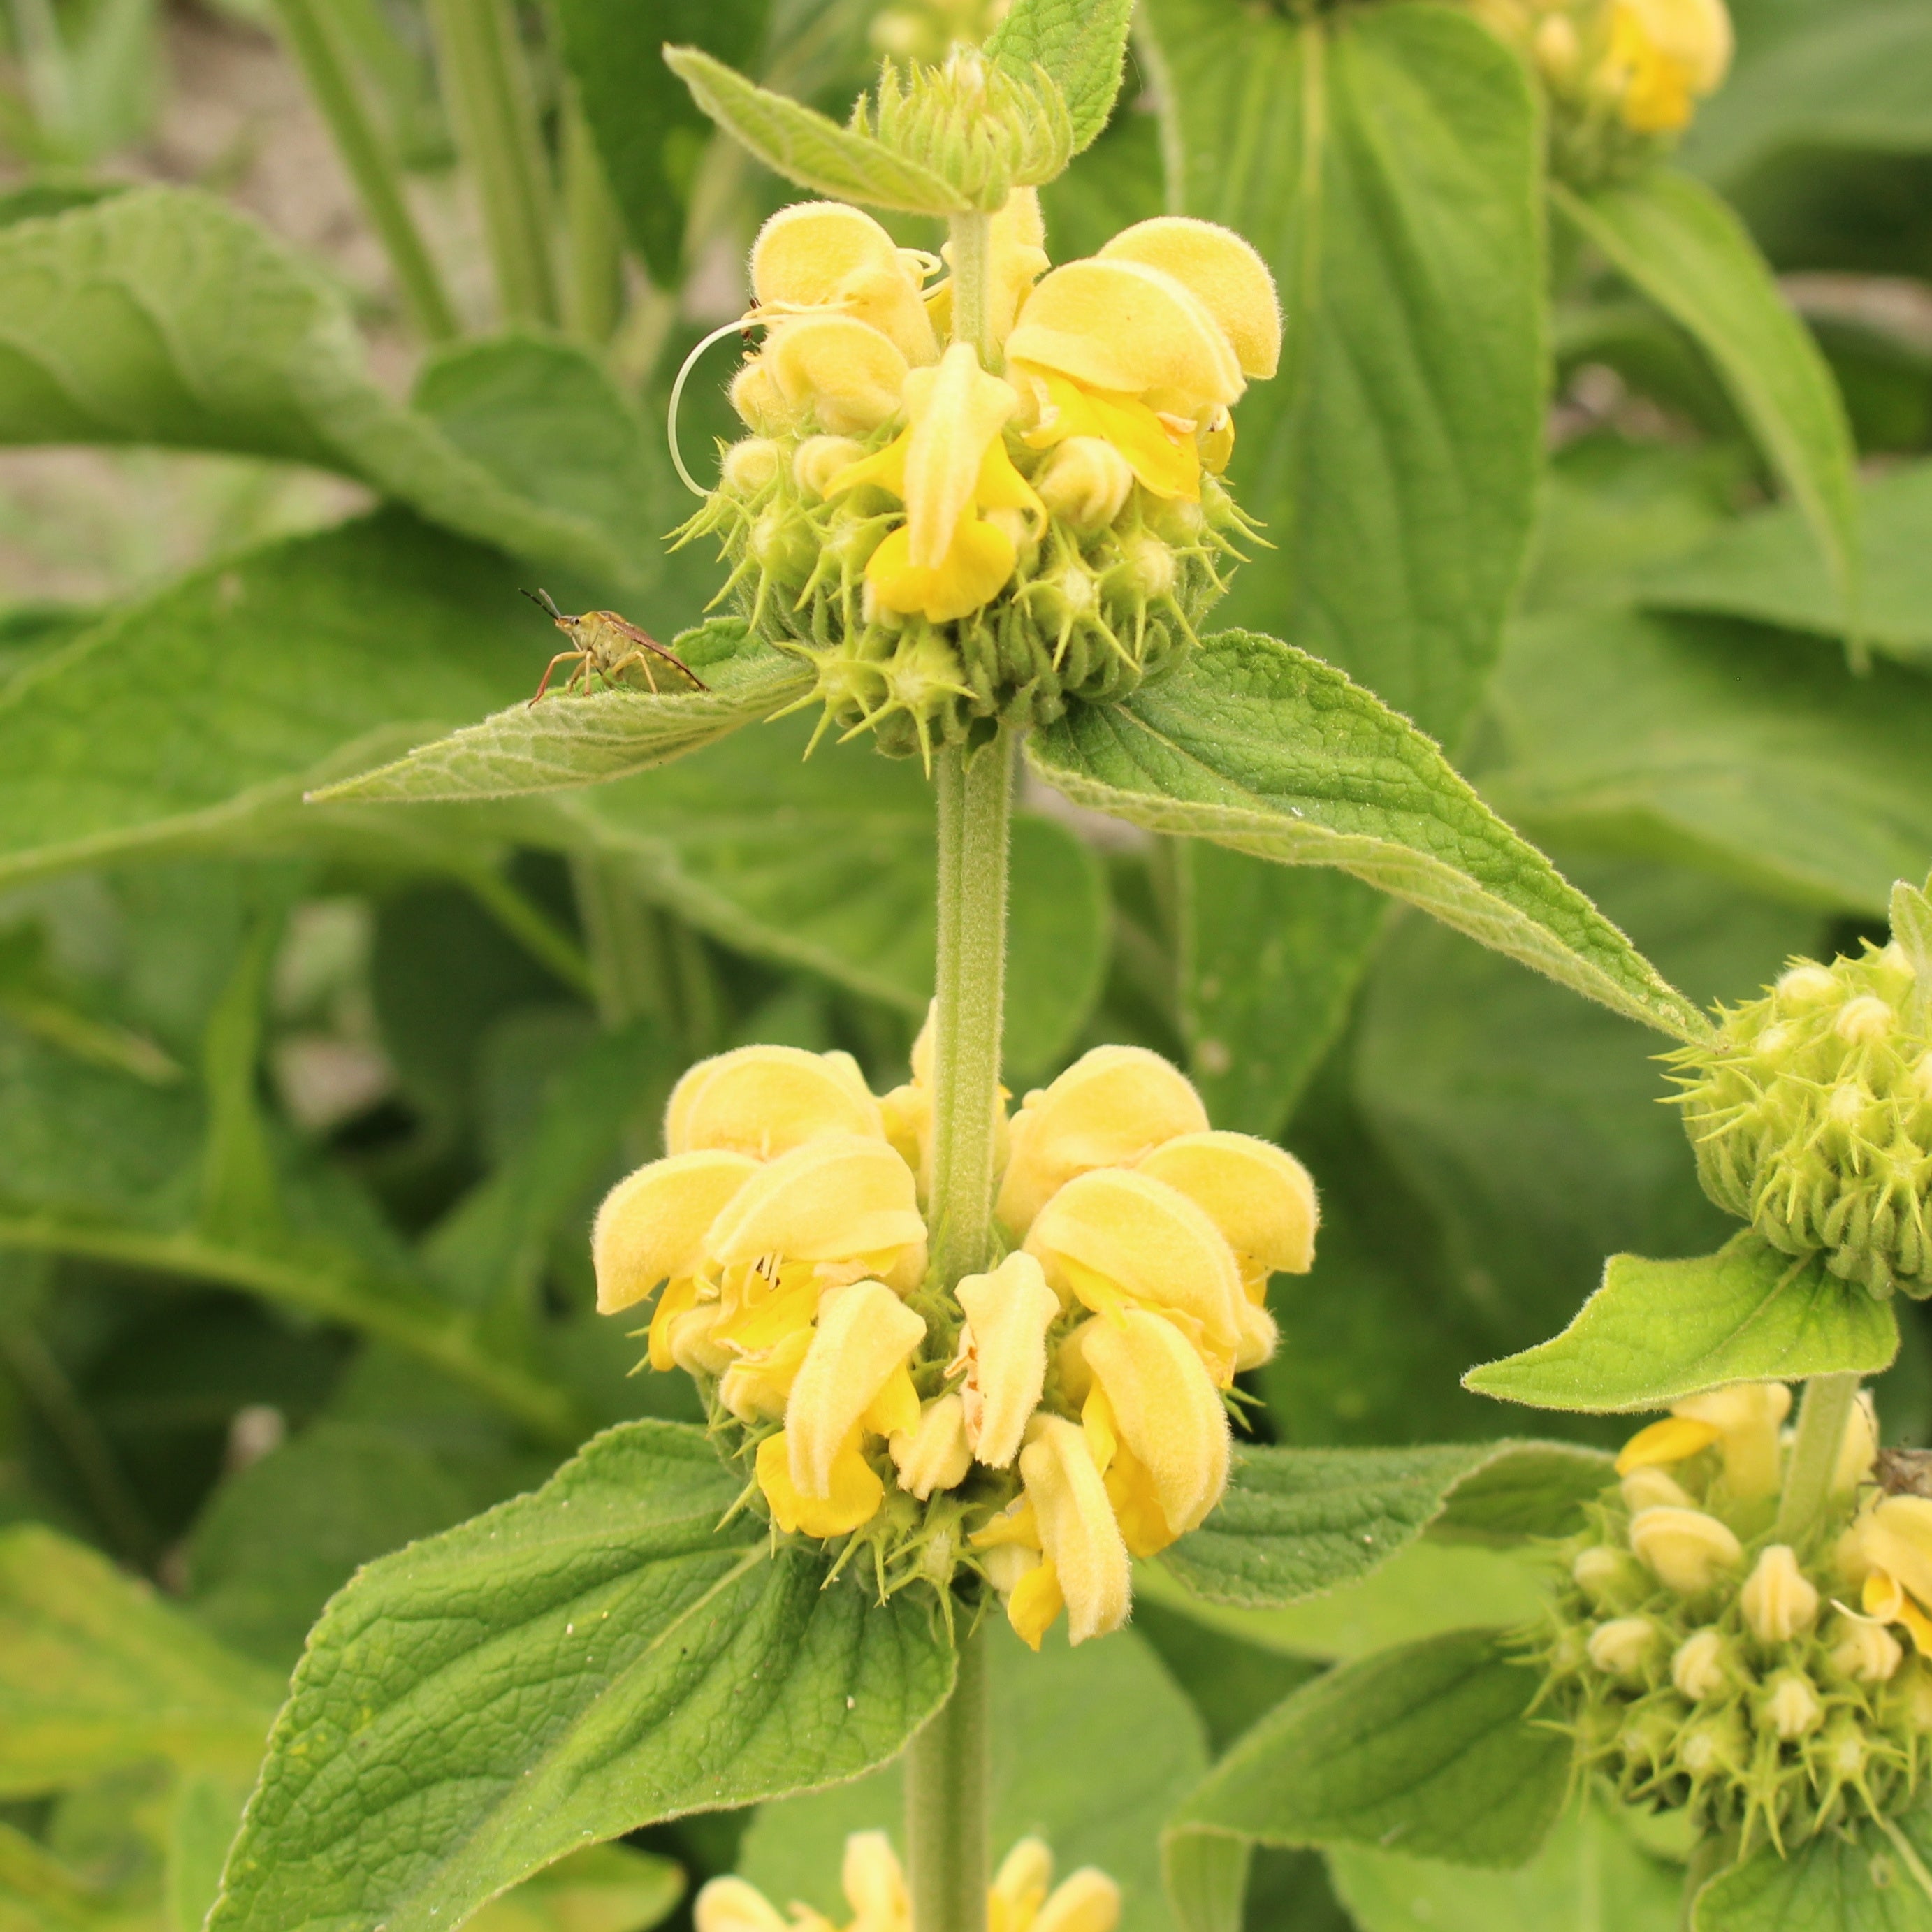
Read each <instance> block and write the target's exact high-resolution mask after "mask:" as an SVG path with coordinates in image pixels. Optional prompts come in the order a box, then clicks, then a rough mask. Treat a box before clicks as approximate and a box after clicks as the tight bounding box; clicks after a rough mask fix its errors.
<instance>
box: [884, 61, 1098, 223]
mask: <svg viewBox="0 0 1932 1932" xmlns="http://www.w3.org/2000/svg"><path fill="white" fill-rule="evenodd" d="M852 126H853V129H854V130H855V131H856V132H857V133H861V134H870V135H871V136H873V137H874V139H877V140H878V141H880V142H882V143H883V145H885V146H886V147H888V148H891V149H892V151H894V152H895V154H903V155H904V156H905V157H906V158H907V160H911V161H916V162H918V163H919V164H920V166H922V167H927V168H930V169H932V171H933V172H934V173H935V174H937V175H939V176H940V177H941V179H942V180H944V181H950V182H951V184H953V186H954V187H956V188H958V189H959V190H960V192H961V193H962V194H964V195H965V196H966V197H967V198H968V200H970V201H971V202H972V203H973V205H974V207H976V208H983V209H984V210H986V212H988V213H989V214H991V213H993V212H994V211H996V210H998V209H999V208H1002V207H1004V205H1006V200H1007V196H1008V195H1009V194H1010V193H1012V191H1013V189H1014V188H1015V187H1024V186H1037V185H1039V184H1040V183H1042V182H1044V181H1052V179H1054V178H1055V176H1056V175H1060V174H1061V173H1064V172H1065V170H1066V167H1067V163H1068V161H1070V160H1071V159H1072V158H1073V122H1072V121H1071V120H1070V118H1069V116H1068V114H1067V101H1066V99H1065V97H1064V95H1062V94H1061V91H1060V89H1058V87H1057V86H1055V84H1054V83H1053V82H1052V80H1051V79H1049V77H1048V76H1047V75H1046V74H1044V73H1043V72H1040V71H1039V70H1037V69H1036V70H1035V72H1034V79H1033V83H1032V84H1031V85H1030V86H1029V85H1028V83H1025V82H1023V81H1020V80H1016V79H1015V78H1014V77H1013V76H1012V75H1011V74H1008V73H1007V72H1005V71H1004V70H1003V69H1001V68H998V67H996V66H995V65H993V63H992V62H990V61H989V60H987V59H986V58H984V57H983V55H981V54H980V52H979V50H978V49H977V48H973V47H956V48H955V49H953V52H952V53H951V55H949V56H948V58H947V59H946V60H945V61H944V62H943V63H942V64H941V65H939V66H937V67H925V66H921V65H918V64H917V63H914V64H913V65H912V67H911V68H910V69H909V71H907V74H905V75H904V77H901V74H900V73H899V71H898V68H895V66H893V65H892V63H891V62H889V61H888V62H886V65H885V67H884V68H883V70H882V71H881V72H880V76H879V90H878V98H877V102H876V104H874V105H873V107H872V108H871V113H870V115H868V113H867V104H866V103H865V101H863V100H861V101H859V104H858V105H857V106H856V107H855V108H853V110H852Z"/></svg>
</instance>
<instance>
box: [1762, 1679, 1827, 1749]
mask: <svg viewBox="0 0 1932 1932" xmlns="http://www.w3.org/2000/svg"><path fill="white" fill-rule="evenodd" d="M1824 1721H1825V1707H1824V1706H1823V1704H1822V1703H1820V1702H1819V1700H1818V1692H1817V1688H1816V1687H1815V1686H1814V1685H1813V1683H1812V1682H1811V1679H1810V1678H1808V1677H1807V1676H1805V1673H1804V1672H1802V1670H1781V1671H1779V1672H1778V1674H1777V1675H1776V1676H1775V1677H1773V1678H1772V1679H1771V1681H1770V1682H1769V1683H1768V1684H1767V1685H1766V1686H1765V1688H1764V1691H1763V1695H1762V1696H1761V1697H1760V1698H1759V1700H1758V1704H1757V1724H1758V1728H1759V1729H1760V1730H1769V1731H1772V1732H1775V1733H1776V1734H1777V1735H1778V1736H1779V1737H1780V1738H1781V1739H1784V1742H1786V1743H1787V1744H1790V1743H1793V1742H1795V1741H1796V1739H1799V1738H1804V1737H1809V1736H1811V1733H1813V1732H1814V1731H1815V1730H1817V1728H1818V1727H1819V1726H1820V1724H1823V1722H1824Z"/></svg>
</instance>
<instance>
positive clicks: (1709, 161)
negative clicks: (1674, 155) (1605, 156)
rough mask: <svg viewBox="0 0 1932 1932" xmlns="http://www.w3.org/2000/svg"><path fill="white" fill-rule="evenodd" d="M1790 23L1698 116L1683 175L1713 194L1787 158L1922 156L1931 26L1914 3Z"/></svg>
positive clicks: (1827, 12) (1835, 10) (1929, 124)
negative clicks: (1826, 151) (1707, 184)
mask: <svg viewBox="0 0 1932 1932" xmlns="http://www.w3.org/2000/svg"><path fill="white" fill-rule="evenodd" d="M1795 23H1796V24H1797V25H1798V31H1795V32H1793V33H1790V34H1787V36H1786V37H1784V38H1783V39H1781V40H1780V41H1779V42H1778V44H1777V45H1776V46H1774V47H1772V48H1771V49H1769V51H1768V52H1765V53H1763V54H1762V55H1759V56H1758V57H1757V58H1754V59H1747V60H1745V61H1744V62H1742V63H1740V65H1739V71H1738V72H1737V73H1736V74H1734V75H1733V76H1732V77H1731V79H1730V82H1729V83H1727V85H1726V86H1724V88H1723V89H1721V90H1720V92H1718V95H1716V96H1715V98H1713V99H1712V100H1711V101H1707V102H1705V103H1703V104H1701V105H1700V107H1699V109H1698V112H1697V121H1696V123H1695V124H1694V127H1692V129H1691V133H1690V135H1689V136H1688V139H1686V141H1685V145H1684V149H1683V156H1684V161H1685V165H1686V166H1688V167H1689V168H1691V169H1692V170H1693V171H1694V172H1696V173H1697V174H1700V175H1703V177H1704V178H1706V180H1709V181H1716V182H1718V183H1720V184H1722V183H1726V182H1731V181H1740V180H1742V178H1744V177H1745V175H1748V174H1749V173H1751V172H1752V170H1753V169H1754V168H1755V167H1757V165H1758V164H1759V163H1761V162H1763V161H1764V160H1766V159H1768V158H1769V157H1770V156H1772V154H1777V153H1779V152H1781V151H1786V150H1789V149H1792V148H1812V149H1817V148H1868V149H1870V150H1872V151H1876V152H1877V153H1880V154H1912V153H1919V154H1923V153H1925V152H1927V151H1932V17H1928V16H1927V13H1926V11H1925V10H1924V7H1921V6H1919V5H1917V4H1916V0H1892V4H1890V5H1867V6H1860V7H1827V8H1823V9H1820V10H1819V11H1818V13H1817V17H1816V19H1815V20H1805V18H1804V17H1803V16H1802V14H1799V15H1797V16H1796V17H1795ZM1760 31H1762V30H1761V29H1760Z"/></svg>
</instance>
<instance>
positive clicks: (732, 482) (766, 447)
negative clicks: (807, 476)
mask: <svg viewBox="0 0 1932 1932" xmlns="http://www.w3.org/2000/svg"><path fill="white" fill-rule="evenodd" d="M782 460H783V459H782V458H781V455H780V453H779V450H778V445H777V444H776V443H774V442H773V441H772V440H771V438H770V437H765V436H748V437H744V438H743V439H742V440H740V441H739V442H736V443H733V444H732V445H731V446H730V449H727V450H726V451H725V452H724V461H723V462H722V463H721V465H720V474H721V475H722V477H723V478H724V484H725V487H727V489H730V490H736V491H737V492H738V493H739V495H740V496H755V495H756V494H757V492H758V491H759V490H763V489H764V488H765V487H766V486H767V485H769V484H771V483H772V482H774V481H776V480H777V477H778V470H779V469H780V467H781V463H782Z"/></svg>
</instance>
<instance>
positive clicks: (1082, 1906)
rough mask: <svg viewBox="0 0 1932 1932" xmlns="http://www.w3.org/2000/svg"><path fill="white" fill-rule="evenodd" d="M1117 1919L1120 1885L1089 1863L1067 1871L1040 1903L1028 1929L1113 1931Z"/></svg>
mask: <svg viewBox="0 0 1932 1932" xmlns="http://www.w3.org/2000/svg"><path fill="white" fill-rule="evenodd" d="M1120 1922H1121V1888H1120V1887H1119V1886H1118V1885H1116V1884H1115V1882H1114V1881H1113V1880H1112V1879H1110V1878H1109V1876H1107V1874H1106V1873H1105V1872H1103V1871H1101V1870H1097V1868H1096V1867H1094V1866H1092V1865H1082V1867H1080V1869H1079V1870H1078V1871H1076V1872H1073V1873H1069V1875H1068V1876H1067V1879H1066V1880H1065V1881H1064V1882H1063V1883H1062V1884H1061V1886H1060V1887H1059V1888H1058V1890H1057V1891H1055V1893H1054V1894H1053V1895H1052V1897H1050V1898H1049V1899H1048V1900H1047V1901H1046V1903H1045V1904H1044V1905H1043V1906H1041V1907H1040V1916H1039V1917H1038V1918H1036V1919H1035V1920H1034V1922H1033V1926H1032V1928H1031V1932H1114V1928H1115V1927H1116V1926H1117V1925H1118V1924H1120Z"/></svg>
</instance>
